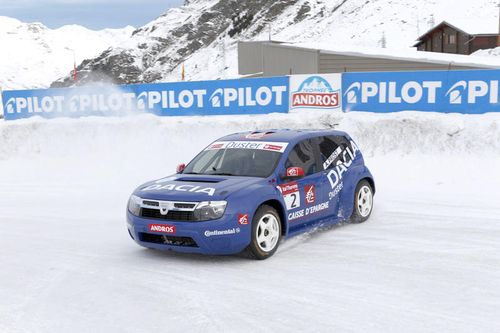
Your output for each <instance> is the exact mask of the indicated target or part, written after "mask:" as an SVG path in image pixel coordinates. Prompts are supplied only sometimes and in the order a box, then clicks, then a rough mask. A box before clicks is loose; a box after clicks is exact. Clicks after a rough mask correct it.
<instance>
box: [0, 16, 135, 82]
mask: <svg viewBox="0 0 500 333" xmlns="http://www.w3.org/2000/svg"><path fill="white" fill-rule="evenodd" d="M133 30H134V28H133V27H126V28H124V29H105V30H101V31H93V30H89V29H86V28H84V27H81V26H78V25H69V26H63V27H61V28H59V29H49V28H47V27H45V26H44V25H43V24H41V23H23V22H21V21H19V20H16V19H13V18H9V17H5V16H0V45H1V50H2V51H1V52H0V88H1V89H4V90H6V89H22V88H43V87H48V86H49V85H50V83H51V82H53V81H54V80H56V79H57V78H59V77H61V76H64V75H68V74H69V73H70V72H71V71H72V70H73V50H74V55H75V59H76V62H77V64H78V63H80V62H81V61H82V60H83V59H88V58H93V57H95V56H97V55H98V54H99V53H101V52H102V51H103V50H105V49H107V48H108V47H111V46H114V45H116V44H119V43H121V42H122V41H124V40H125V39H127V38H128V37H129V36H130V35H131V33H132V31H133Z"/></svg>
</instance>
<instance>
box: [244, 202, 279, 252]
mask: <svg viewBox="0 0 500 333" xmlns="http://www.w3.org/2000/svg"><path fill="white" fill-rule="evenodd" d="M280 240H281V219H280V217H279V214H278V212H277V211H276V210H275V209H274V208H273V207H271V206H267V205H262V206H260V207H259V209H257V212H256V213H255V215H254V217H253V220H252V240H251V242H250V245H248V247H247V249H246V254H247V255H248V256H249V257H251V258H254V259H259V260H263V259H267V258H269V257H270V256H272V255H273V254H274V252H276V250H277V249H278V246H279V243H280Z"/></svg>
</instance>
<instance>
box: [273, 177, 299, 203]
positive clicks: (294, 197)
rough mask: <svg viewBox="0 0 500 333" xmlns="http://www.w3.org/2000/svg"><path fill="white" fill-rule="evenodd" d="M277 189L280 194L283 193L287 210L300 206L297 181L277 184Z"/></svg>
mask: <svg viewBox="0 0 500 333" xmlns="http://www.w3.org/2000/svg"><path fill="white" fill-rule="evenodd" d="M278 190H279V191H280V192H281V195H283V200H284V201H285V205H286V209H287V210H292V209H295V208H299V207H300V191H299V185H298V184H297V182H291V183H286V184H283V185H278Z"/></svg>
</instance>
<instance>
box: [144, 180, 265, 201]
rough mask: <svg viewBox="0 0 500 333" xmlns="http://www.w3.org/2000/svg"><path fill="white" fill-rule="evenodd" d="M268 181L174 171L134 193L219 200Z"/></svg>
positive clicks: (169, 198)
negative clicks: (171, 174) (177, 172)
mask: <svg viewBox="0 0 500 333" xmlns="http://www.w3.org/2000/svg"><path fill="white" fill-rule="evenodd" d="M260 184H262V185H265V184H267V180H266V179H265V178H256V177H237V176H208V175H182V174H178V175H174V176H170V177H166V178H162V179H159V180H155V181H151V182H148V183H146V184H143V185H141V186H139V187H138V188H137V189H136V190H135V192H134V194H135V195H137V196H139V197H141V198H144V199H153V200H165V201H188V202H189V201H217V200H224V199H226V198H227V197H228V196H229V195H231V194H233V193H235V192H237V191H239V190H242V189H245V188H248V187H250V186H252V185H260Z"/></svg>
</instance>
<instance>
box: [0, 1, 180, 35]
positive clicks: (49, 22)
mask: <svg viewBox="0 0 500 333" xmlns="http://www.w3.org/2000/svg"><path fill="white" fill-rule="evenodd" d="M183 2H184V1H183V0H0V15H1V16H10V17H14V18H17V19H19V20H21V21H23V22H42V23H43V24H45V25H46V26H48V27H49V28H58V27H60V26H62V25H65V24H79V25H83V26H85V27H87V28H90V29H103V28H122V27H124V26H127V25H133V26H135V27H140V26H142V25H144V24H146V23H148V22H149V21H151V20H153V19H155V18H156V17H158V16H160V15H161V14H162V13H163V12H165V11H166V10H167V9H168V8H170V7H176V6H180V5H182V4H183Z"/></svg>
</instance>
